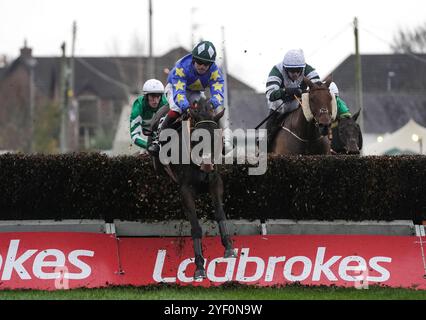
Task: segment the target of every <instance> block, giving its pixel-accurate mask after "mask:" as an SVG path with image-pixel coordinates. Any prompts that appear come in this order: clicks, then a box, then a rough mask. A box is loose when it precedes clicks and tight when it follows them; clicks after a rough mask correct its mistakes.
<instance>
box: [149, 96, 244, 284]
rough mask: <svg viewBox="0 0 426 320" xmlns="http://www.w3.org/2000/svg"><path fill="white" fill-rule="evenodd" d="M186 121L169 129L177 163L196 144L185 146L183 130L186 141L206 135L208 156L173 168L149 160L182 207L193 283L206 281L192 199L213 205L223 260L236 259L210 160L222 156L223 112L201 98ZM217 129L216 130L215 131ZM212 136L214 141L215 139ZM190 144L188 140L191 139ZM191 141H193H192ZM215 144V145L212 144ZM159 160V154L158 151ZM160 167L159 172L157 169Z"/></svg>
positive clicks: (220, 187) (155, 121) (218, 182)
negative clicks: (169, 182) (173, 187)
mask: <svg viewBox="0 0 426 320" xmlns="http://www.w3.org/2000/svg"><path fill="white" fill-rule="evenodd" d="M163 108H164V110H162V109H160V110H159V111H158V112H157V114H158V115H157V114H156V116H155V118H154V119H153V122H152V124H151V130H152V131H151V134H152V132H153V131H154V130H155V128H157V127H158V122H159V121H160V119H161V116H165V114H166V113H167V110H168V107H167V106H164V107H163ZM188 114H189V118H188V119H186V120H189V122H188V121H182V122H180V121H176V122H175V123H174V125H173V126H172V127H173V129H175V130H177V134H178V137H179V153H180V154H179V159H183V156H182V154H183V152H189V154H191V149H193V148H195V147H196V146H197V144H198V143H200V142H201V141H200V140H198V142H197V141H196V142H192V141H191V143H190V145H189V146H188V144H187V142H185V141H184V140H185V139H184V138H183V136H182V135H183V130H188V131H189V132H188V135H189V136H190V137H193V136H194V135H195V136H197V137H198V136H199V135H198V134H199V133H200V132H201V131H202V130H203V129H204V130H205V131H204V132H208V137H209V139H210V146H212V148H211V150H210V152H206V151H205V150H203V149H200V152H199V153H198V155H199V157H200V159H202V160H201V162H200V163H194V161H193V159H192V157H190V163H189V164H183V163H181V162H180V163H179V164H174V163H170V164H167V165H164V164H161V163H160V160H159V159H158V158H156V157H153V161H154V166H156V169H161V171H162V170H164V171H165V172H166V173H167V174H168V175H169V176H170V177H171V178H172V179H173V180H174V181H175V182H176V183H177V186H178V188H179V191H180V195H181V197H182V205H183V211H184V213H185V216H186V217H187V218H188V220H189V222H190V224H191V236H192V240H193V246H194V256H195V265H196V269H195V273H194V280H198V279H203V278H206V276H207V275H206V271H205V268H204V262H205V260H204V257H203V249H202V241H201V238H202V228H201V226H200V223H199V221H198V218H197V213H196V207H195V199H196V197H197V196H199V195H200V194H203V193H209V194H210V198H211V200H212V202H213V207H214V218H215V220H216V222H217V224H218V227H219V233H220V237H221V242H222V245H223V246H224V248H225V252H224V257H225V258H232V257H236V252H235V250H234V248H233V244H232V241H231V238H230V234H229V231H228V227H227V223H226V216H225V211H224V209H223V190H224V187H223V181H222V177H221V175H220V173H219V172H218V171H217V166H216V165H215V164H214V160H215V159H218V157H221V156H222V136H220V137H218V136H217V133H218V132H221V131H220V130H221V129H220V127H219V123H218V122H219V120H220V118H221V117H222V116H223V114H224V112H223V111H222V112H221V113H219V114H217V115H215V114H214V110H213V107H212V105H211V103H210V101H209V100H207V99H205V98H204V97H201V98H200V99H199V100H198V101H195V102H194V103H193V104H192V105H191V108H189V109H188ZM186 117H187V115H186V114H185V115H183V116H182V120H185V118H186ZM189 123H191V127H190V128H189V127H182V124H189ZM218 129H220V130H218ZM215 135H216V138H215ZM191 140H192V139H191ZM194 140H195V139H194ZM219 140H220V147H219V148H215V147H214V146H216V145H217V141H219ZM215 141H216V144H215ZM160 158H161V151H160ZM159 166H161V168H160V167H159Z"/></svg>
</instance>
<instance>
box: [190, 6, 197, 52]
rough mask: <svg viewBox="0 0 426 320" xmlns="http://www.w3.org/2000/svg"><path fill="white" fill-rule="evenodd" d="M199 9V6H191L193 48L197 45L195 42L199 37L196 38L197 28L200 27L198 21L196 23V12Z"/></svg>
mask: <svg viewBox="0 0 426 320" xmlns="http://www.w3.org/2000/svg"><path fill="white" fill-rule="evenodd" d="M197 10H198V8H195V7H192V8H191V49H192V48H194V47H195V44H196V43H195V42H196V41H198V39H195V35H196V32H197V29H198V27H199V24H198V23H195V18H194V17H195V12H196V11H197Z"/></svg>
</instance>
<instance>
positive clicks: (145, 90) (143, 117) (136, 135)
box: [130, 79, 168, 152]
mask: <svg viewBox="0 0 426 320" xmlns="http://www.w3.org/2000/svg"><path fill="white" fill-rule="evenodd" d="M167 104H168V102H167V99H166V97H165V95H164V85H163V84H162V83H161V81H159V80H157V79H149V80H148V81H146V82H145V83H144V85H143V87H142V95H141V96H139V97H138V98H136V100H135V101H134V102H133V106H132V112H131V114H130V136H131V138H132V141H133V143H134V144H136V145H137V146H139V147H141V148H142V149H143V150H142V152H144V151H145V150H146V149H147V148H148V138H147V137H146V136H145V135H144V134H143V133H142V128H149V126H150V125H151V120H152V118H153V116H154V115H155V113H156V112H157V111H158V109H160V107H162V106H164V105H167Z"/></svg>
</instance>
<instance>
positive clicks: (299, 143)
mask: <svg viewBox="0 0 426 320" xmlns="http://www.w3.org/2000/svg"><path fill="white" fill-rule="evenodd" d="M304 81H305V83H306V84H307V85H308V87H309V93H308V95H309V96H308V97H307V96H306V93H305V94H304V95H302V101H303V102H300V101H299V103H300V106H299V108H297V109H296V110H294V111H292V112H290V113H289V114H287V115H286V116H285V118H284V120H282V122H281V129H280V130H279V132H278V133H277V135H276V137H275V139H274V141H273V143H272V148H271V151H272V153H273V154H277V155H296V154H330V153H331V151H330V150H331V149H330V138H331V122H332V118H333V117H334V116H335V114H336V112H337V107H336V105H335V104H336V102H335V100H333V98H334V97H333V96H332V95H331V94H330V91H329V88H328V87H329V85H330V83H331V81H332V79H331V77H328V78H327V79H326V80H325V82H312V81H311V80H309V79H308V78H306V77H305V78H304ZM334 99H335V98H334ZM305 101H306V103H305ZM333 103H334V105H333ZM302 104H304V106H303V107H302Z"/></svg>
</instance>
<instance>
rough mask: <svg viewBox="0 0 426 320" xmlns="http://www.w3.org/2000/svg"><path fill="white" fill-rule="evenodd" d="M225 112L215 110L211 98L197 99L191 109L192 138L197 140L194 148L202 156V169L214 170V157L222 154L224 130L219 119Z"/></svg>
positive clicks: (206, 170)
mask: <svg viewBox="0 0 426 320" xmlns="http://www.w3.org/2000/svg"><path fill="white" fill-rule="evenodd" d="M223 114H224V109H223V110H222V111H220V112H215V110H214V108H213V106H212V105H211V103H210V100H208V99H205V98H200V99H199V100H197V101H195V102H194V103H193V104H192V105H191V108H190V109H189V115H190V117H191V119H192V122H193V130H192V133H191V140H195V144H193V145H192V149H193V150H194V149H195V153H196V155H197V156H199V157H200V159H199V160H200V168H201V170H202V171H205V172H210V171H212V170H213V163H214V159H218V157H220V156H221V153H222V130H221V129H220V127H219V120H220V118H221V117H222V116H223ZM197 141H198V142H197ZM200 144H201V146H200Z"/></svg>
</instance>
